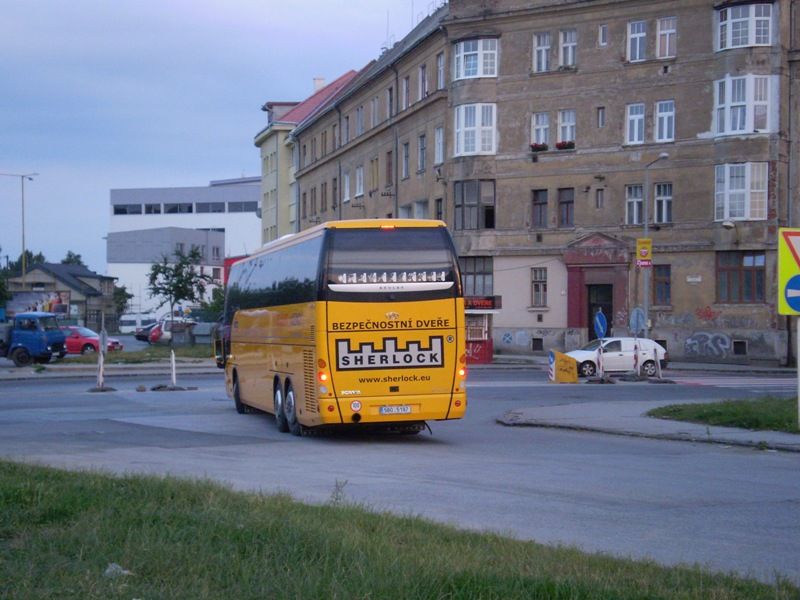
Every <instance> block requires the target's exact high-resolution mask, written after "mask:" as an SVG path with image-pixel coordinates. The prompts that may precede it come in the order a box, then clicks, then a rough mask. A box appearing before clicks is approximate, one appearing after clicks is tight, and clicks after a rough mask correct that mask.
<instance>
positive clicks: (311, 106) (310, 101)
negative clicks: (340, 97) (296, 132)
mask: <svg viewBox="0 0 800 600" xmlns="http://www.w3.org/2000/svg"><path fill="white" fill-rule="evenodd" d="M356 75H357V73H356V72H355V71H353V70H350V71H348V72H347V73H345V74H344V75H342V76H341V77H339V78H338V79H337V80H335V81H332V82H331V83H329V84H328V85H326V86H325V87H323V88H321V89H319V90H317V91H316V92H314V93H313V94H312V95H311V96H309V97H308V98H306V99H305V100H303V101H302V102H300V103H299V104H298V105H297V106H295V107H294V108H293V109H292V110H290V111H289V112H287V113H286V114H285V115H283V116H282V117H281V118H280V122H281V123H300V122H302V121H303V120H304V119H306V118H307V117H308V116H309V115H311V114H312V113H313V112H314V111H315V110H317V109H318V108H319V107H320V106H322V105H323V104H325V103H326V102H327V101H328V100H330V99H331V98H333V97H334V96H335V95H336V94H337V93H339V91H340V90H341V89H342V88H343V87H344V86H346V85H347V84H348V83H350V82H351V81H352V80H353V78H354V77H355V76H356Z"/></svg>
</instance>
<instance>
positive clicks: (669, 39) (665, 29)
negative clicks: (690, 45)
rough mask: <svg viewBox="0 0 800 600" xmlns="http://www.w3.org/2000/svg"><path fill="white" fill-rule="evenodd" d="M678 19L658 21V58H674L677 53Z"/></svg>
mask: <svg viewBox="0 0 800 600" xmlns="http://www.w3.org/2000/svg"><path fill="white" fill-rule="evenodd" d="M677 39H678V19H677V17H662V18H660V19H659V20H658V44H657V46H656V56H657V57H658V58H672V57H673V56H675V55H676V53H677V50H676V48H677Z"/></svg>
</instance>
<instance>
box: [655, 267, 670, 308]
mask: <svg viewBox="0 0 800 600" xmlns="http://www.w3.org/2000/svg"><path fill="white" fill-rule="evenodd" d="M671 279H672V268H671V266H670V265H653V304H655V305H657V306H669V305H670V304H672V283H671Z"/></svg>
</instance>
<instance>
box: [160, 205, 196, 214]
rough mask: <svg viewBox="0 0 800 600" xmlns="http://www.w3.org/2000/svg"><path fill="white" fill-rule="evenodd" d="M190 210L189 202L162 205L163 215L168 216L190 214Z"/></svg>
mask: <svg viewBox="0 0 800 600" xmlns="http://www.w3.org/2000/svg"><path fill="white" fill-rule="evenodd" d="M192 208H193V207H192V203H191V202H175V203H164V213H166V214H168V215H174V214H185V213H190V212H192Z"/></svg>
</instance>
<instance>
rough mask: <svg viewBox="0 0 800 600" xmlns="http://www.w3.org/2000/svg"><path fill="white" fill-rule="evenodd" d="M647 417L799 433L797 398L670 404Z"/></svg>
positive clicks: (766, 397) (650, 412)
mask: <svg viewBox="0 0 800 600" xmlns="http://www.w3.org/2000/svg"><path fill="white" fill-rule="evenodd" d="M647 414H648V415H649V416H651V417H658V418H661V419H672V420H675V421H689V422H691V423H700V424H702V425H719V426H723V427H739V428H742V429H752V430H759V431H784V432H787V433H800V428H798V426H797V399H796V398H775V397H773V396H764V397H762V398H757V399H754V400H725V401H724V402H713V403H709V404H673V405H670V406H662V407H661V408H656V409H653V410H651V411H649V412H648V413H647Z"/></svg>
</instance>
